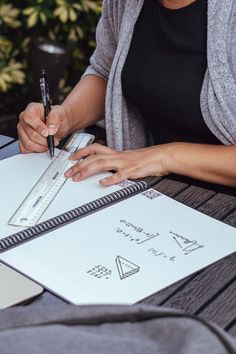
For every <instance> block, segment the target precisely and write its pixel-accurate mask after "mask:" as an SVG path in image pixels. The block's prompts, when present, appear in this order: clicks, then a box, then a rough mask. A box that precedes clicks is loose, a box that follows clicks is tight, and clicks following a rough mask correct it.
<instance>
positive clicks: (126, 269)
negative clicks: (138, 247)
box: [116, 256, 140, 280]
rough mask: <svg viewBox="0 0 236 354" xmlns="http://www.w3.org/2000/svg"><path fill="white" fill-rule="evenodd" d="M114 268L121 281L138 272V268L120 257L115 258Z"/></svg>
mask: <svg viewBox="0 0 236 354" xmlns="http://www.w3.org/2000/svg"><path fill="white" fill-rule="evenodd" d="M116 266H117V269H118V272H119V276H120V279H121V280H122V279H125V278H128V277H130V276H131V275H133V274H135V273H138V272H139V270H140V267H139V266H137V265H136V264H134V263H132V262H130V261H128V260H127V259H125V258H123V257H121V256H117V257H116Z"/></svg>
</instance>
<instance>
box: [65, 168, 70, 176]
mask: <svg viewBox="0 0 236 354" xmlns="http://www.w3.org/2000/svg"><path fill="white" fill-rule="evenodd" d="M71 175H72V169H71V168H70V169H69V170H67V171H66V172H65V176H66V177H70V176H71Z"/></svg>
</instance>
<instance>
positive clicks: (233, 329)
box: [227, 321, 236, 337]
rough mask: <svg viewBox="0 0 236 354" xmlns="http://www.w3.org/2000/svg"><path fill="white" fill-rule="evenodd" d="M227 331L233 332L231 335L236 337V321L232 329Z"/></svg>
mask: <svg viewBox="0 0 236 354" xmlns="http://www.w3.org/2000/svg"><path fill="white" fill-rule="evenodd" d="M227 332H228V333H229V334H231V336H234V337H236V321H235V324H234V325H233V326H232V327H230V329H228V330H227Z"/></svg>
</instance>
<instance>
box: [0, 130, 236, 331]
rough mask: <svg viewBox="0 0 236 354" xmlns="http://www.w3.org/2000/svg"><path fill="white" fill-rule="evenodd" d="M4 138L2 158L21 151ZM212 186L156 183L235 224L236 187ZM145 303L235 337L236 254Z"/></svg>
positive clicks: (48, 298) (52, 299)
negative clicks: (169, 309)
mask: <svg viewBox="0 0 236 354" xmlns="http://www.w3.org/2000/svg"><path fill="white" fill-rule="evenodd" d="M4 139H5V141H4ZM7 139H8V140H7ZM10 140H11V141H10ZM3 141H4V143H5V144H6V143H8V142H9V145H7V146H5V147H4V148H2V149H0V159H1V158H5V157H8V156H10V155H14V154H16V153H19V150H18V144H17V142H14V140H13V139H10V138H3V137H1V136H0V148H1V146H3V145H4V144H3ZM210 187H211V188H203V187H202V186H199V185H193V184H189V183H188V182H180V181H177V180H175V179H172V178H163V179H160V181H159V182H158V183H157V184H156V186H155V188H156V189H157V190H158V191H160V192H162V193H164V194H166V195H168V196H169V197H172V198H174V199H176V200H177V201H179V202H182V203H184V204H186V205H188V206H190V207H192V208H194V209H196V210H199V211H201V212H202V213H205V214H207V215H209V216H211V217H214V218H216V219H218V220H221V221H223V222H225V223H227V224H229V225H231V226H234V227H235V226H236V196H235V195H236V193H234V189H229V193H230V194H229V193H228V192H227V193H223V192H219V191H218V190H217V188H214V186H210ZM231 192H233V193H231ZM232 194H235V195H232ZM235 231H236V230H235ZM62 301H63V300H61V299H59V298H57V297H56V296H54V295H52V294H50V293H49V292H44V294H43V295H42V296H40V297H39V298H38V299H36V300H34V301H33V302H32V303H31V304H30V306H34V305H35V304H44V303H47V304H48V303H60V302H62ZM142 302H143V303H146V304H152V305H160V306H167V307H173V308H177V309H181V310H184V311H186V312H188V313H191V314H196V315H198V316H201V317H203V318H204V319H206V320H211V321H213V322H215V323H217V324H218V325H220V326H221V327H222V328H224V329H225V330H226V331H227V332H229V333H230V334H231V335H234V336H236V254H233V255H230V256H228V257H226V258H224V259H222V260H220V261H218V262H217V263H215V264H213V265H211V266H209V267H207V268H205V269H204V270H202V271H200V272H198V273H195V274H193V275H191V276H189V277H187V278H185V279H183V280H182V281H179V282H178V283H176V284H174V285H172V286H170V287H168V288H165V289H164V290H162V291H160V292H158V293H156V294H154V295H152V296H150V297H148V298H146V299H145V300H143V301H142ZM28 306H29V305H28Z"/></svg>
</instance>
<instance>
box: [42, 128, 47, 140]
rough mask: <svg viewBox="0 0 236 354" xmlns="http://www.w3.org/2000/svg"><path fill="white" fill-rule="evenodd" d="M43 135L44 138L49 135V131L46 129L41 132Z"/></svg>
mask: <svg viewBox="0 0 236 354" xmlns="http://www.w3.org/2000/svg"><path fill="white" fill-rule="evenodd" d="M41 134H42V136H44V138H47V137H48V131H47V130H46V129H45V130H43V131H42V132H41Z"/></svg>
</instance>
